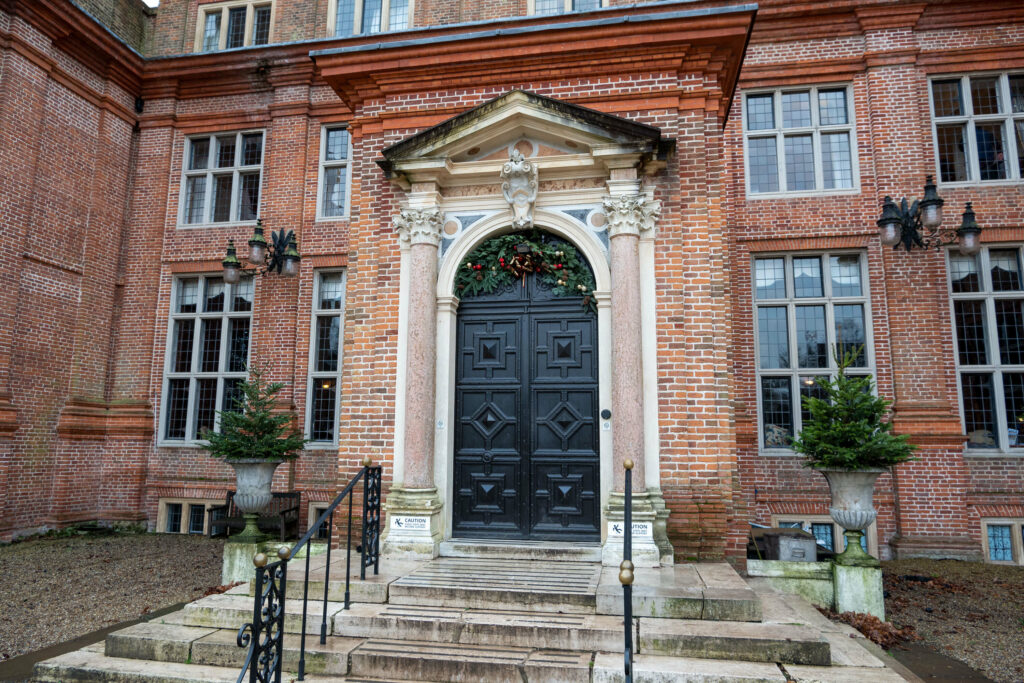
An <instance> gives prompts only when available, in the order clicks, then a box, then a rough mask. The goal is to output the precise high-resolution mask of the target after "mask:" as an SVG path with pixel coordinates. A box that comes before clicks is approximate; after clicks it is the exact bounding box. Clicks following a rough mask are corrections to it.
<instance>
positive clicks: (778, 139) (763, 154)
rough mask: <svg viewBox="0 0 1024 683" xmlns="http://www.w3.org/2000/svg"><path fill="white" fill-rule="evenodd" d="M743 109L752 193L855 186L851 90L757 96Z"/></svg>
mask: <svg viewBox="0 0 1024 683" xmlns="http://www.w3.org/2000/svg"><path fill="white" fill-rule="evenodd" d="M744 107H745V115H744V117H743V126H744V143H745V157H746V177H747V191H748V193H749V194H751V195H758V194H777V193H806V192H811V191H817V190H849V189H853V188H854V187H855V186H856V181H855V170H856V158H855V153H854V141H853V137H854V136H853V109H852V104H851V101H850V89H849V88H847V87H821V88H807V89H800V90H790V89H785V90H775V91H772V92H755V93H750V94H748V95H746V97H745V98H744Z"/></svg>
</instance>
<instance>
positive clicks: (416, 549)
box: [380, 486, 444, 560]
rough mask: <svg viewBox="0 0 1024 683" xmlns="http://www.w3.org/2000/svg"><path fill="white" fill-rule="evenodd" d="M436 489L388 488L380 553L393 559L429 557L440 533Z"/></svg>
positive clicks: (436, 547)
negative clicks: (389, 489)
mask: <svg viewBox="0 0 1024 683" xmlns="http://www.w3.org/2000/svg"><path fill="white" fill-rule="evenodd" d="M443 507H444V506H443V505H442V503H441V499H440V498H439V497H438V495H437V489H434V488H430V489H407V488H401V487H398V486H395V487H392V489H391V491H390V493H389V494H388V498H387V502H386V503H385V505H384V508H385V511H386V517H385V528H384V536H383V539H382V541H381V549H380V551H381V554H382V555H384V556H385V557H387V558H389V559H393V560H432V559H434V558H435V557H437V556H438V554H439V548H440V545H441V538H442V536H443V533H444V520H443V519H442V517H441V511H442V509H443Z"/></svg>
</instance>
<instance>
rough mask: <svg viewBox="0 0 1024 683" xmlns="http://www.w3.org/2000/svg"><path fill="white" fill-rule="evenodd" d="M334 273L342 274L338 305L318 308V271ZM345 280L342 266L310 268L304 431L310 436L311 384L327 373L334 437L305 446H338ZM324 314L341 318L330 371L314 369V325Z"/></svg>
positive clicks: (314, 447) (311, 413)
mask: <svg viewBox="0 0 1024 683" xmlns="http://www.w3.org/2000/svg"><path fill="white" fill-rule="evenodd" d="M335 273H341V274H342V280H341V282H342V285H341V286H342V300H341V308H340V309H337V308H332V309H321V308H320V285H321V278H320V276H321V275H330V274H335ZM347 284H348V281H347V276H346V270H345V269H344V268H319V269H317V270H315V271H314V272H313V300H312V302H311V304H310V309H311V313H310V331H309V362H308V365H307V367H308V369H309V372H308V374H307V375H306V377H307V380H306V415H305V421H304V424H305V431H306V438H309V437H310V433H311V428H312V420H313V385H314V384H315V383H316V381H317V380H318V379H323V378H325V377H331V378H333V379H334V380H335V382H336V385H335V403H334V438H333V439H332V440H330V441H313V442H310V443H308V444H306V450H317V449H337V448H338V431H339V429H338V421H339V420H338V416H339V415H340V413H341V375H342V370H343V367H344V356H343V352H344V340H345V298H344V297H345V288H346V286H347ZM324 316H338V317H340V318H341V329H340V330H339V344H338V370H337V371H336V372H334V373H324V372H318V371H317V370H316V351H317V349H316V344H317V335H316V325H317V318H318V317H324Z"/></svg>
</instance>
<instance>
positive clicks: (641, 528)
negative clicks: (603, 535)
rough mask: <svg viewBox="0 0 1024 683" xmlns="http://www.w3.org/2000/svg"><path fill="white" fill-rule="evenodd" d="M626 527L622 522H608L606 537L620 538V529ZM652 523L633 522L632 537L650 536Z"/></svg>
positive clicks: (651, 535) (652, 533) (652, 528)
mask: <svg viewBox="0 0 1024 683" xmlns="http://www.w3.org/2000/svg"><path fill="white" fill-rule="evenodd" d="M625 527H626V525H625V524H623V523H622V522H608V538H622V530H623V529H624V528H625ZM653 536H654V525H653V524H651V523H650V522H633V538H652V537H653Z"/></svg>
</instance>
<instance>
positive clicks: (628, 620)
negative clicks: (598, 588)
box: [619, 458, 633, 683]
mask: <svg viewBox="0 0 1024 683" xmlns="http://www.w3.org/2000/svg"><path fill="white" fill-rule="evenodd" d="M622 466H623V467H625V468H626V472H625V474H626V477H625V479H626V481H625V488H626V491H625V510H624V511H623V526H624V528H623V531H622V564H620V565H619V582H620V583H621V584H622V623H623V624H624V625H625V632H626V647H625V652H624V655H625V669H626V671H625V673H626V683H632V681H633V461H632V460H630V459H629V458H626V461H625V462H623V463H622Z"/></svg>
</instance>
